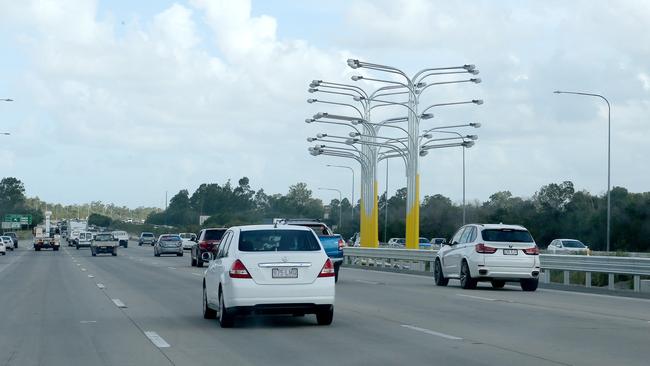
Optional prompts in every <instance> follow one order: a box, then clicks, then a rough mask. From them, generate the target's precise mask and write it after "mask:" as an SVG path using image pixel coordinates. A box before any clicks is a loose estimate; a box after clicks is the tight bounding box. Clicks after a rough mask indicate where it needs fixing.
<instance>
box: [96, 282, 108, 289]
mask: <svg viewBox="0 0 650 366" xmlns="http://www.w3.org/2000/svg"><path fill="white" fill-rule="evenodd" d="M97 287H99V288H101V289H105V288H106V286H104V284H103V283H98V284H97Z"/></svg>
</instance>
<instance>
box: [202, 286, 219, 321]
mask: <svg viewBox="0 0 650 366" xmlns="http://www.w3.org/2000/svg"><path fill="white" fill-rule="evenodd" d="M216 317H217V312H216V311H215V310H213V309H211V308H210V306H209V305H208V294H207V291H206V289H205V284H204V285H203V319H214V318H216Z"/></svg>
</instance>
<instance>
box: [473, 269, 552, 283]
mask: <svg viewBox="0 0 650 366" xmlns="http://www.w3.org/2000/svg"><path fill="white" fill-rule="evenodd" d="M539 273H540V267H539V266H537V267H495V266H479V267H478V268H476V273H472V277H475V278H476V279H478V280H480V279H482V278H483V279H486V280H487V279H493V278H495V279H500V280H515V281H516V280H520V279H522V278H539Z"/></svg>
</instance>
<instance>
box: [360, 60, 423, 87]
mask: <svg viewBox="0 0 650 366" xmlns="http://www.w3.org/2000/svg"><path fill="white" fill-rule="evenodd" d="M348 66H350V67H351V68H353V69H357V68H360V67H363V68H366V69H370V70H377V71H383V72H390V73H393V74H397V75H401V76H402V77H404V79H406V80H407V81H408V83H409V85H411V84H413V83H411V79H410V78H409V77H408V76H407V75H406V73H405V72H404V71H402V70H400V69H398V68H396V67H392V66H387V65H380V64H373V63H370V62H364V61H359V60H354V59H348Z"/></svg>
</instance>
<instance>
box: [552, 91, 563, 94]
mask: <svg viewBox="0 0 650 366" xmlns="http://www.w3.org/2000/svg"><path fill="white" fill-rule="evenodd" d="M553 94H562V92H561V91H559V90H556V91H554V92H553Z"/></svg>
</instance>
